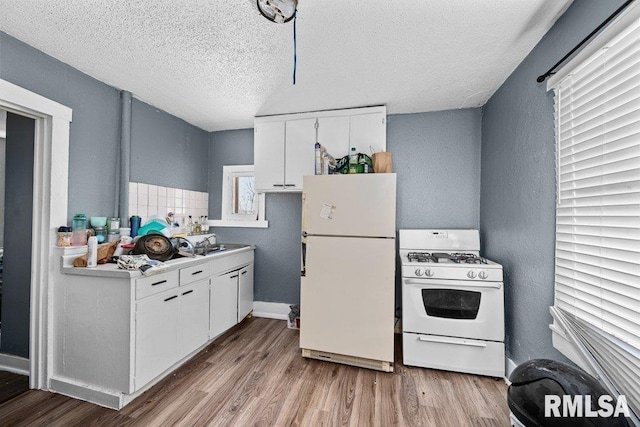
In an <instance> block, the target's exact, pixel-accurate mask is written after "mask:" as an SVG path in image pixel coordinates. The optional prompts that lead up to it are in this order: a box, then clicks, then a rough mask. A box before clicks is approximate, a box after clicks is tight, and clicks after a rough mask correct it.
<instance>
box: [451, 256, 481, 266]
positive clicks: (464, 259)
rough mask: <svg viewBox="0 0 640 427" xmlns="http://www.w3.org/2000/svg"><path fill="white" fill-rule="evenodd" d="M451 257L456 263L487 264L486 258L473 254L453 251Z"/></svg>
mask: <svg viewBox="0 0 640 427" xmlns="http://www.w3.org/2000/svg"><path fill="white" fill-rule="evenodd" d="M451 259H452V260H453V261H454V262H458V263H466V264H487V260H486V258H483V257H481V256H478V255H474V254H465V253H454V254H451Z"/></svg>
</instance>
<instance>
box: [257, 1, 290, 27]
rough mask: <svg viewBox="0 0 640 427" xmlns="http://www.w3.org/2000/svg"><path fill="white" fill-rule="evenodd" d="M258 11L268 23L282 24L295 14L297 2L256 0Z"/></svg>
mask: <svg viewBox="0 0 640 427" xmlns="http://www.w3.org/2000/svg"><path fill="white" fill-rule="evenodd" d="M257 4H258V10H259V11H260V13H261V14H262V16H264V17H265V18H267V19H268V20H269V21H273V22H276V23H278V24H284V23H285V22H289V21H291V20H292V19H293V17H294V16H295V14H296V7H297V6H298V0H257Z"/></svg>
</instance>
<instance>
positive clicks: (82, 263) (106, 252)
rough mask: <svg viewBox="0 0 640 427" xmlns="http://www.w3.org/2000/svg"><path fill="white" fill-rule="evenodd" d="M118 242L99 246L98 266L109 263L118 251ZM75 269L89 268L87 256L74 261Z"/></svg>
mask: <svg viewBox="0 0 640 427" xmlns="http://www.w3.org/2000/svg"><path fill="white" fill-rule="evenodd" d="M118 243H120V242H118V241H115V242H109V243H103V244H101V245H98V257H97V258H98V264H105V263H106V262H107V261H109V258H111V257H112V256H113V254H114V252H115V251H116V247H117V246H118ZM73 266H74V267H86V266H87V254H84V255H82V256H80V257H78V258H76V259H74V260H73Z"/></svg>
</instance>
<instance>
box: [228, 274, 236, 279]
mask: <svg viewBox="0 0 640 427" xmlns="http://www.w3.org/2000/svg"><path fill="white" fill-rule="evenodd" d="M236 277H238V275H237V274H236V275H235V276H230V277H229V279H235V278H236Z"/></svg>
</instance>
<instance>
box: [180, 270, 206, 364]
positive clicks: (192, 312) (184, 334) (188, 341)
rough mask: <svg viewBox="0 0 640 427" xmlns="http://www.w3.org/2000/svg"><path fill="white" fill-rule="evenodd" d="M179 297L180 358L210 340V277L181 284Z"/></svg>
mask: <svg viewBox="0 0 640 427" xmlns="http://www.w3.org/2000/svg"><path fill="white" fill-rule="evenodd" d="M179 293H180V295H179V298H178V347H177V351H178V359H182V358H184V357H185V356H188V355H189V354H190V353H192V352H193V351H195V350H196V349H198V348H199V347H201V346H202V345H203V344H204V343H206V342H207V341H208V340H209V279H205V280H200V281H199V282H196V283H194V284H192V285H188V286H181V287H180V289H179Z"/></svg>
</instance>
